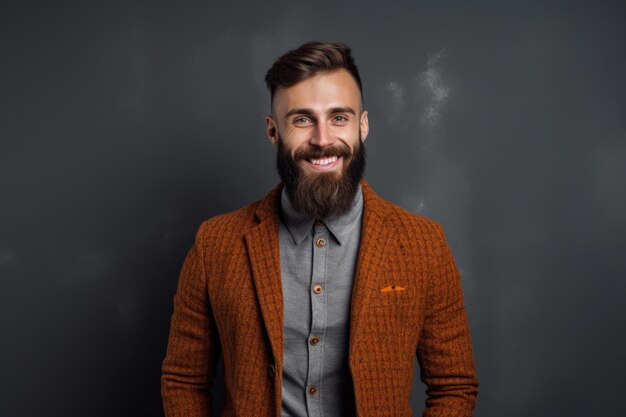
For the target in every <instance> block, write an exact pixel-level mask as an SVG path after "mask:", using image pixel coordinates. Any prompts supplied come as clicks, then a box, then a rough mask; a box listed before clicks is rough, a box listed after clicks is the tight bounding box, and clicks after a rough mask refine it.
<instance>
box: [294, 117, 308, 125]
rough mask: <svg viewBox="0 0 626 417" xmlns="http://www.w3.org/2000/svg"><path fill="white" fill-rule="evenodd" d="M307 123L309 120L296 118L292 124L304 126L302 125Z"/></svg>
mask: <svg viewBox="0 0 626 417" xmlns="http://www.w3.org/2000/svg"><path fill="white" fill-rule="evenodd" d="M308 121H309V119H307V118H306V117H298V118H297V119H295V120H294V122H295V123H297V124H304V123H307V122H308Z"/></svg>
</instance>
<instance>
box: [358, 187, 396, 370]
mask: <svg viewBox="0 0 626 417" xmlns="http://www.w3.org/2000/svg"><path fill="white" fill-rule="evenodd" d="M361 187H362V189H363V218H362V222H361V239H360V245H359V255H358V257H357V266H356V274H355V277H354V283H353V287H352V304H351V307H350V342H349V358H350V359H349V360H350V363H351V364H352V362H353V361H355V360H357V359H358V358H355V357H354V353H355V348H356V346H358V337H359V334H360V333H361V332H359V322H360V319H361V317H362V316H363V314H365V312H364V309H365V307H366V306H367V303H368V301H369V299H370V295H371V294H372V289H374V287H375V285H376V284H375V283H376V278H380V276H382V275H383V274H384V273H385V271H384V267H385V265H384V262H383V260H384V255H385V248H388V247H389V246H388V240H389V238H390V235H391V234H390V233H388V230H387V217H386V214H385V210H384V206H383V205H384V201H383V199H382V198H380V197H379V196H378V194H376V193H375V192H374V190H373V189H372V187H371V186H370V185H369V183H368V182H367V181H365V179H362V180H361Z"/></svg>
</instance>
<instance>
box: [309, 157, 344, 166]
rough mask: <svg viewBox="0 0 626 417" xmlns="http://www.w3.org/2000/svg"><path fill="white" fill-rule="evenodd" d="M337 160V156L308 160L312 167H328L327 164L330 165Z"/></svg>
mask: <svg viewBox="0 0 626 417" xmlns="http://www.w3.org/2000/svg"><path fill="white" fill-rule="evenodd" d="M337 159H338V158H337V156H332V157H330V158H322V159H309V162H311V163H312V164H313V165H328V164H332V163H333V162H335V161H336V160H337Z"/></svg>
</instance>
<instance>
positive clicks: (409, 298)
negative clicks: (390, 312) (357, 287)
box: [370, 286, 415, 307]
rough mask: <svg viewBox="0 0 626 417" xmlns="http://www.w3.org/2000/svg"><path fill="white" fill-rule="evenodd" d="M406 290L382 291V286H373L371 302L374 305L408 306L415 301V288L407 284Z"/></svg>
mask: <svg viewBox="0 0 626 417" xmlns="http://www.w3.org/2000/svg"><path fill="white" fill-rule="evenodd" d="M402 287H404V290H400V291H399V290H393V291H381V290H382V287H381V288H372V289H371V291H372V293H371V294H370V304H371V305H372V306H373V307H392V306H406V305H409V304H412V303H414V302H415V295H414V289H413V288H411V287H407V286H402Z"/></svg>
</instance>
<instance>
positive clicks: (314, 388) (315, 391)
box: [309, 386, 317, 395]
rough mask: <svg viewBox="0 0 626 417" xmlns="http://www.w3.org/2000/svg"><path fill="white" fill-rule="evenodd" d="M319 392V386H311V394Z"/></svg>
mask: <svg viewBox="0 0 626 417" xmlns="http://www.w3.org/2000/svg"><path fill="white" fill-rule="evenodd" d="M315 394H317V387H316V386H310V387H309V395H315Z"/></svg>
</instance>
